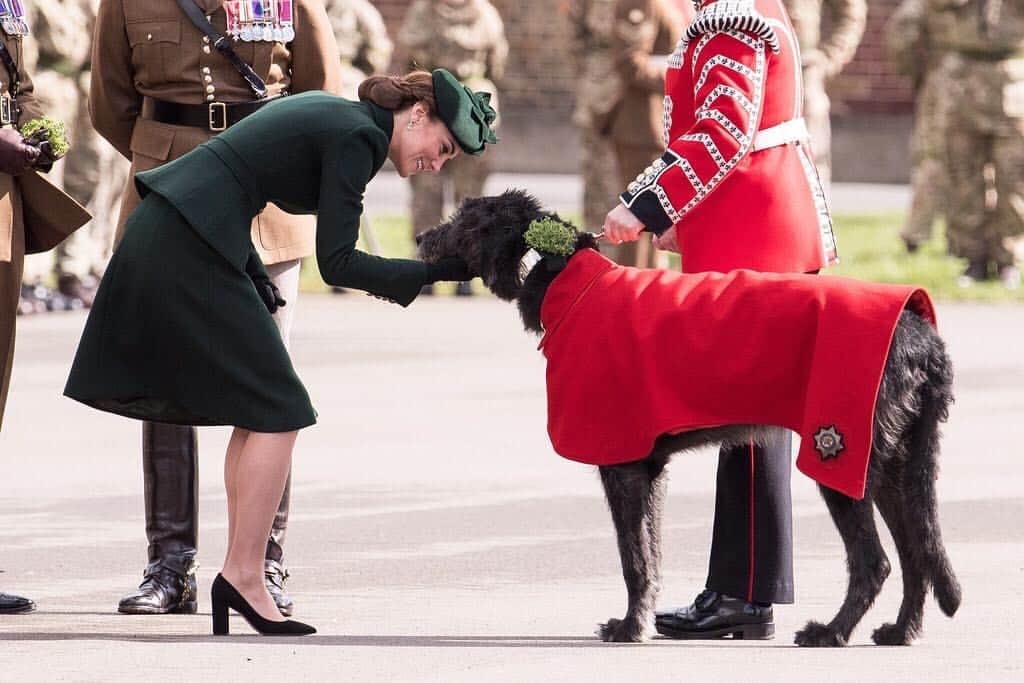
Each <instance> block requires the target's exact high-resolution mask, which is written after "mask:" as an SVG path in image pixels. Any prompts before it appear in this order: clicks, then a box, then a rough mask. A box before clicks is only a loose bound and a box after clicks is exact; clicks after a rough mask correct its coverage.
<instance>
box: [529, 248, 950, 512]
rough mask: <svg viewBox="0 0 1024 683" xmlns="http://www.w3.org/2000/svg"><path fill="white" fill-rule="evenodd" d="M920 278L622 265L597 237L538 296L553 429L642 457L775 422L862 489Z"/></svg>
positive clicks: (928, 312)
mask: <svg viewBox="0 0 1024 683" xmlns="http://www.w3.org/2000/svg"><path fill="white" fill-rule="evenodd" d="M905 307H909V308H911V309H913V310H914V311H916V312H917V313H918V314H919V315H921V316H922V317H924V318H925V319H926V320H928V321H929V322H931V323H932V324H933V325H934V324H935V313H934V310H933V308H932V302H931V300H930V299H929V297H928V294H927V293H926V292H925V291H924V290H922V289H919V288H916V287H907V286H899V285H882V284H875V283H869V282H859V281H856V280H849V279H846V278H838V277H831V276H826V275H789V274H775V273H757V272H753V271H748V270H737V271H732V272H730V273H726V274H721V273H695V274H686V273H676V272H670V271H663V270H641V269H638V268H625V267H622V266H618V265H616V264H615V263H613V262H611V261H609V260H608V259H606V258H605V257H603V256H601V255H600V254H598V253H597V252H596V251H593V250H590V249H587V250H584V251H581V252H579V253H577V254H576V255H575V256H573V257H572V258H571V259H570V261H569V264H568V266H567V267H566V269H565V270H564V271H563V272H562V273H560V274H559V275H558V277H556V278H555V280H554V282H552V284H551V286H550V287H549V289H548V291H547V294H546V296H545V298H544V303H543V306H542V308H541V321H542V323H543V325H544V329H545V331H546V333H545V335H544V338H543V339H542V340H541V344H540V348H541V349H543V351H544V355H545V357H546V358H547V387H548V434H549V435H550V437H551V443H552V445H553V446H554V448H555V451H556V452H558V453H559V454H560V455H562V456H563V457H566V458H569V459H571V460H577V461H580V462H584V463H588V464H591V465H615V464H620V463H625V462H632V461H635V460H641V459H643V458H644V457H646V456H647V455H648V454H649V453H650V452H651V449H652V448H653V446H654V441H655V439H657V438H658V437H659V436H661V435H663V434H670V433H676V432H681V431H688V430H693V429H698V428H701V427H711V426H716V425H727V424H761V425H778V426H781V427H786V428H788V429H791V430H793V431H795V432H797V433H798V434H799V435H800V436H801V437H802V440H803V441H802V443H801V446H800V453H799V455H798V457H797V467H798V468H799V469H800V470H801V471H802V472H803V473H804V474H806V475H807V476H809V477H811V478H812V479H814V480H815V481H817V482H819V483H821V484H823V485H825V486H827V487H829V488H832V489H835V490H837V491H840V492H841V493H844V494H846V495H848V496H850V497H852V498H858V499H859V498H863V496H864V485H865V479H866V476H867V463H868V456H869V454H870V452H871V434H872V429H871V428H872V418H873V415H874V408H875V397H876V395H877V393H878V385H879V382H880V381H881V377H882V372H883V370H884V368H885V361H886V357H887V356H888V352H889V344H890V343H891V340H892V335H893V331H894V330H895V327H896V323H897V321H898V320H899V316H900V312H901V311H903V309H904V308H905Z"/></svg>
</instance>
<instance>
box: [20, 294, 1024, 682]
mask: <svg viewBox="0 0 1024 683" xmlns="http://www.w3.org/2000/svg"><path fill="white" fill-rule="evenodd" d="M939 319H940V325H941V329H942V330H943V332H944V334H945V336H946V338H947V340H948V344H949V348H950V350H951V353H952V356H953V358H954V361H955V363H956V369H957V380H956V387H957V404H956V406H955V407H954V410H953V414H952V418H951V421H950V423H949V424H948V426H947V427H946V429H945V441H944V454H943V457H942V475H941V477H940V480H939V493H940V501H941V517H942V522H943V531H944V532H945V539H946V543H947V546H948V549H949V552H950V555H951V558H952V563H953V566H954V568H955V570H956V571H957V573H958V575H959V578H960V580H961V582H962V584H963V588H964V602H963V606H962V608H961V610H960V613H959V614H957V615H956V617H955V618H954V619H951V620H950V619H947V618H945V617H944V616H942V615H941V613H940V612H939V610H938V608H937V607H936V605H935V604H934V602H933V601H931V600H929V602H928V605H927V611H926V615H925V631H924V637H923V639H922V640H921V641H920V642H919V643H917V644H915V645H914V646H913V647H910V648H879V647H875V646H872V645H871V644H870V640H869V636H870V633H871V630H872V629H873V628H875V627H876V626H878V625H879V624H881V623H882V622H884V621H891V620H892V619H893V618H894V617H895V614H896V611H897V607H898V603H899V598H900V580H899V574H898V572H894V573H893V576H892V577H891V578H890V580H889V582H888V583H887V585H886V588H885V590H884V592H883V594H882V595H881V596H880V598H879V600H878V602H877V604H876V605H875V607H874V608H873V609H872V610H871V611H870V612H869V613H868V615H867V618H866V619H865V621H864V623H863V624H862V626H861V628H860V629H858V630H857V631H856V632H855V633H854V637H853V642H852V644H851V647H849V648H846V649H841V650H803V649H799V648H796V647H795V646H793V645H792V644H791V642H792V634H793V632H794V631H796V630H797V629H798V628H800V627H801V626H802V624H803V623H804V622H805V621H806V620H807V619H810V618H818V619H827V618H829V617H831V615H832V613H833V610H834V609H835V608H836V607H837V606H838V604H839V601H840V599H841V596H842V594H843V592H844V589H845V571H844V565H843V550H842V546H841V543H840V542H839V538H838V535H837V534H836V533H835V531H834V530H833V529H832V527H831V522H830V521H829V519H828V517H827V515H826V513H825V509H824V506H823V504H822V503H821V502H820V500H819V499H818V496H817V493H816V491H815V489H814V487H813V486H812V485H811V483H810V482H809V481H808V480H806V479H805V478H804V477H803V476H802V475H800V474H798V473H795V474H794V480H793V488H794V498H795V501H794V507H795V534H796V537H795V540H796V544H795V545H796V575H797V576H796V578H797V604H795V605H793V606H783V607H778V608H777V611H776V623H777V627H778V634H777V637H776V639H775V640H773V641H764V642H742V641H737V642H729V641H718V642H676V641H668V640H655V641H652V642H651V643H648V644H645V645H640V646H634V645H607V644H604V643H601V642H599V641H598V640H597V639H596V638H595V637H594V636H593V635H592V632H593V629H594V626H595V625H596V623H597V622H598V621H602V620H604V619H606V618H608V617H612V616H621V612H622V610H623V609H624V604H625V594H624V589H623V585H622V579H621V575H620V570H619V565H618V557H617V552H616V549H615V544H614V535H613V532H612V528H611V522H610V519H609V516H608V513H607V511H606V509H605V506H604V503H603V500H602V498H601V494H600V488H599V483H598V480H597V477H596V475H595V472H594V471H593V470H592V469H591V468H588V467H585V466H582V465H579V464H575V463H571V462H568V461H565V460H562V459H561V458H559V457H558V456H556V455H555V454H554V453H553V452H552V450H551V447H550V445H549V443H548V441H547V438H546V434H545V399H544V363H543V359H542V357H541V356H540V354H539V353H538V352H537V351H536V350H535V346H536V340H535V339H533V338H531V337H530V336H527V335H526V334H524V333H523V332H522V330H521V327H520V325H519V322H518V320H517V314H516V312H515V310H514V309H513V308H512V307H510V306H509V305H507V304H504V303H502V302H499V301H497V300H495V299H493V298H490V297H476V298H474V299H472V300H462V299H454V298H451V297H440V298H435V299H427V300H421V301H417V302H415V303H414V304H413V305H412V306H411V307H410V308H409V309H406V310H402V309H399V308H397V307H393V306H390V305H387V304H383V303H381V302H378V301H376V300H373V299H370V298H369V297H365V296H361V295H357V294H348V295H345V296H331V295H307V296H304V297H303V298H302V299H301V300H300V301H299V302H298V315H297V320H296V330H295V336H294V340H293V355H294V357H295V363H296V366H297V368H298V370H299V372H300V375H301V376H302V377H303V378H304V380H305V382H306V383H307V386H308V388H309V390H310V394H311V395H312V397H313V399H314V404H315V405H316V406H317V408H318V410H319V415H320V422H319V424H318V425H316V426H315V427H312V428H310V429H308V430H306V431H304V432H303V433H302V434H301V435H300V437H299V442H298V447H297V450H296V455H295V461H294V491H293V518H292V524H291V528H290V531H289V538H288V542H287V555H286V559H287V562H288V565H289V567H290V569H291V572H292V579H291V582H290V584H289V588H290V590H291V592H292V595H293V597H294V598H295V600H296V603H297V605H298V607H297V612H296V617H297V618H299V619H303V620H307V621H309V622H311V623H313V624H314V625H316V626H317V627H318V628H319V630H320V632H319V634H318V635H316V636H313V637H310V638H306V639H300V640H287V639H275V638H260V637H258V636H254V635H251V634H252V631H250V630H249V629H248V627H247V625H246V624H245V623H244V622H243V621H242V620H241V619H240V618H238V617H235V618H233V619H232V630H233V632H234V633H235V634H236V635H232V636H231V637H229V638H217V639H215V638H213V637H212V636H211V635H210V617H209V601H208V599H207V596H208V591H209V586H210V582H211V581H212V579H213V577H214V576H215V574H216V572H217V569H218V566H219V563H220V560H221V558H222V555H223V552H224V536H225V528H226V521H225V514H224V495H223V490H222V486H221V482H220V470H221V464H222V457H223V455H222V454H223V448H224V446H225V443H226V438H227V431H226V430H225V429H222V428H207V429H203V430H201V437H200V439H201V462H202V467H201V481H200V492H201V520H202V521H201V525H200V529H201V551H200V561H201V563H202V567H201V568H200V570H199V575H198V577H199V583H200V596H201V603H200V612H201V613H200V614H198V615H195V616H150V617H129V616H120V615H117V614H115V613H114V610H115V607H116V604H117V601H118V599H119V597H120V596H121V595H122V594H124V593H125V592H126V591H128V590H129V589H130V588H132V587H134V586H135V585H136V584H137V582H138V580H139V577H140V573H141V570H142V568H143V564H144V562H145V547H144V537H143V517H142V497H141V489H142V481H141V469H140V460H139V452H138V448H139V443H140V435H139V425H138V424H137V423H135V422H132V421H129V420H126V419H123V418H118V417H114V416H109V415H106V414H102V413H98V412H95V411H92V410H90V409H87V408H85V407H82V406H80V405H78V404H76V403H74V402H72V401H70V400H68V399H65V398H62V397H61V396H60V392H61V388H62V386H63V382H64V380H65V377H66V372H67V369H68V365H69V362H70V359H71V357H72V353H73V350H74V347H75V344H76V342H77V338H78V334H79V331H80V329H81V326H82V324H83V321H84V316H83V315H81V314H78V313H69V314H60V315H57V314H55V315H50V316H43V317H35V318H29V319H22V320H21V321H19V336H18V352H17V360H16V366H15V371H14V383H13V387H12V391H11V400H10V402H9V406H8V414H7V416H6V420H5V425H4V430H3V433H2V434H0V454H2V461H0V463H2V468H3V469H2V483H3V495H2V496H0V520H2V525H0V550H2V554H0V569H2V570H3V571H4V573H3V574H0V588H2V589H3V590H7V591H14V592H20V593H23V594H26V595H29V596H31V597H33V598H35V600H36V601H37V602H38V603H39V611H38V612H36V613H35V614H30V615H24V616H8V617H0V680H2V681H51V680H69V681H111V680H142V679H145V680H154V681H162V680H183V679H186V680H198V681H207V680H210V681H213V680H268V681H269V680H274V681H280V680H298V681H329V680H331V681H333V680H354V681H406V680H409V681H411V680H438V681H463V680H465V681H469V680H472V681H481V680H483V681H490V680H509V681H532V680H559V681H561V680H567V681H575V680H580V681H584V680H586V681H592V680H607V681H619V680H670V679H671V680H692V681H707V680H716V681H721V680H755V679H756V680H763V681H783V680H784V681H815V682H816V683H818V682H820V681H821V680H823V679H827V680H833V681H847V680H850V681H852V680H861V681H863V680H866V681H890V680H907V679H911V678H913V679H917V680H924V681H1020V680H1022V679H1024V664H1022V657H1021V655H1020V647H1019V636H1018V634H1017V628H1018V626H1017V623H1016V620H1017V617H1018V616H1019V614H1020V611H1021V606H1022V598H1021V596H1022V595H1024V526H1022V525H1021V521H1020V520H1021V519H1022V518H1024V486H1022V484H1021V476H1020V457H1019V450H1020V444H1021V443H1022V441H1024V420H1022V418H1021V416H1022V415H1024V393H1022V391H1021V386H1022V384H1024V357H1022V355H1021V353H1020V349H1019V347H1018V346H1017V343H1015V342H1012V341H1011V340H1019V339H1020V338H1021V333H1022V332H1024V325H1022V323H1024V316H1022V315H1021V309H1020V308H1013V307H999V306H982V305H978V306H962V305H946V306H940V307H939ZM671 470H672V484H671V493H670V498H669V505H668V512H667V520H666V523H667V528H666V534H665V537H666V540H665V549H666V570H667V571H666V574H665V581H664V590H663V592H662V594H663V599H662V604H663V605H664V604H673V603H675V604H678V603H683V602H686V601H689V599H691V598H692V597H693V595H694V594H695V593H696V592H697V591H698V590H699V589H700V587H701V585H702V581H703V578H704V572H705V568H706V561H707V548H708V544H709V540H710V520H711V513H712V508H713V485H714V471H715V457H714V456H713V454H711V453H707V452H705V453H697V454H691V455H689V456H686V457H681V458H678V459H677V460H676V462H674V463H673V464H672V466H671ZM887 547H888V548H890V556H891V557H893V559H894V563H895V554H894V552H892V551H891V544H888V543H887ZM1014 652H1016V653H1017V654H1013V653H1014Z"/></svg>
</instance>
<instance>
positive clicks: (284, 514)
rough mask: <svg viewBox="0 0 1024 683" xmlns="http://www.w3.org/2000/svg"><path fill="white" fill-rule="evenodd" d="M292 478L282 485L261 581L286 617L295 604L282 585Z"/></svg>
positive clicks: (284, 578) (285, 577)
mask: <svg viewBox="0 0 1024 683" xmlns="http://www.w3.org/2000/svg"><path fill="white" fill-rule="evenodd" d="M291 494H292V476H291V474H289V475H288V479H287V481H285V483H284V494H283V495H282V496H281V504H280V505H278V506H277V514H276V515H274V525H273V526H272V527H271V529H270V538H268V539H267V555H266V560H265V562H264V565H263V579H264V582H265V583H266V584H267V592H268V593H270V597H272V598H274V602H275V603H276V604H277V609H278V610H280V611H281V614H282V615H283V616H286V617H290V616H291V615H292V610H293V609H294V608H295V604H294V603H293V602H292V599H291V598H290V597H288V593H286V592H285V590H284V583H285V581H287V580H288V570H287V569H285V568H284V565H283V564H282V561H283V559H284V537H285V534H286V533H287V531H288V504H289V502H290V501H291Z"/></svg>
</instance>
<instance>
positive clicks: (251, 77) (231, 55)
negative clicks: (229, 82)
mask: <svg viewBox="0 0 1024 683" xmlns="http://www.w3.org/2000/svg"><path fill="white" fill-rule="evenodd" d="M177 2H178V6H179V7H181V9H182V10H183V11H184V12H185V14H186V15H187V16H188V18H189V19H190V20H191V21H192V23H193V24H195V25H196V27H197V28H198V29H199V30H200V31H202V32H203V33H204V34H205V35H206V37H207V38H209V39H210V43H211V44H212V45H213V46H214V47H215V48H217V50H218V51H220V53H221V54H222V55H224V56H225V57H227V58H228V61H229V62H231V65H232V66H234V67H235V69H237V70H238V73H240V74H241V75H242V78H244V79H245V81H246V83H248V84H249V87H250V88H252V91H253V92H254V93H256V97H258V98H259V99H263V98H264V97H266V96H267V84H266V83H264V82H263V79H262V78H260V77H259V75H258V74H257V73H256V72H255V71H253V70H252V67H251V66H249V65H248V64H246V63H245V62H244V61H242V58H241V57H239V56H238V54H237V53H236V52H235V51H234V49H233V48H232V47H231V40H230V39H229V38H225V37H224V36H223V35H221V34H220V33H219V32H218V31H217V29H215V28H214V27H213V25H212V24H210V22H209V20H207V18H206V15H205V14H204V13H203V10H202V9H200V7H199V5H197V4H196V3H195V0H177Z"/></svg>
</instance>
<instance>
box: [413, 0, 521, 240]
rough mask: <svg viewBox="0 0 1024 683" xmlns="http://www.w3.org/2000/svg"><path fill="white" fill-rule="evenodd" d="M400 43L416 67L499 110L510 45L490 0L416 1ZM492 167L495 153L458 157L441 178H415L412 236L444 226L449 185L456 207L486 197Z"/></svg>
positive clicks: (431, 175)
mask: <svg viewBox="0 0 1024 683" xmlns="http://www.w3.org/2000/svg"><path fill="white" fill-rule="evenodd" d="M398 42H399V43H400V44H401V46H402V49H403V50H404V51H405V54H406V56H407V57H408V58H409V62H410V64H411V65H412V66H414V67H418V68H421V69H427V70H431V69H437V68H444V69H448V70H449V71H451V72H452V73H453V74H455V76H456V77H457V78H458V79H459V80H460V81H462V82H463V83H464V84H465V85H466V86H468V87H470V88H472V89H473V90H477V91H482V92H489V93H491V106H492V107H494V109H495V110H497V109H498V92H497V88H496V87H495V85H494V81H498V80H501V77H502V76H503V75H504V73H505V62H506V60H507V59H508V43H507V42H506V40H505V25H504V23H502V21H501V16H499V14H498V10H496V9H495V8H494V5H492V4H491V3H490V2H488V0H465V1H464V2H459V1H457V0H414V2H413V3H412V5H411V6H410V7H409V11H408V12H407V13H406V15H405V20H404V22H403V24H402V28H401V30H400V31H399V34H398ZM490 168H491V154H486V155H483V156H479V157H474V156H471V155H468V154H460V155H459V156H457V157H456V158H455V159H452V160H451V161H449V162H447V163H446V164H445V165H444V167H443V168H442V169H441V172H440V173H418V174H416V175H414V176H411V177H410V178H409V180H410V182H411V184H412V195H413V196H412V221H413V230H414V232H415V233H416V234H419V233H421V232H423V231H424V230H427V229H429V228H432V227H433V226H435V225H437V224H438V223H440V222H441V220H442V218H443V217H444V205H445V201H444V200H445V185H446V184H449V183H450V185H451V186H452V190H453V195H454V197H453V199H454V201H455V204H456V205H458V204H459V203H460V202H461V201H462V200H463V199H465V198H466V197H479V196H480V195H482V194H483V189H484V182H485V181H486V180H487V176H488V174H489V173H490Z"/></svg>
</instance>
